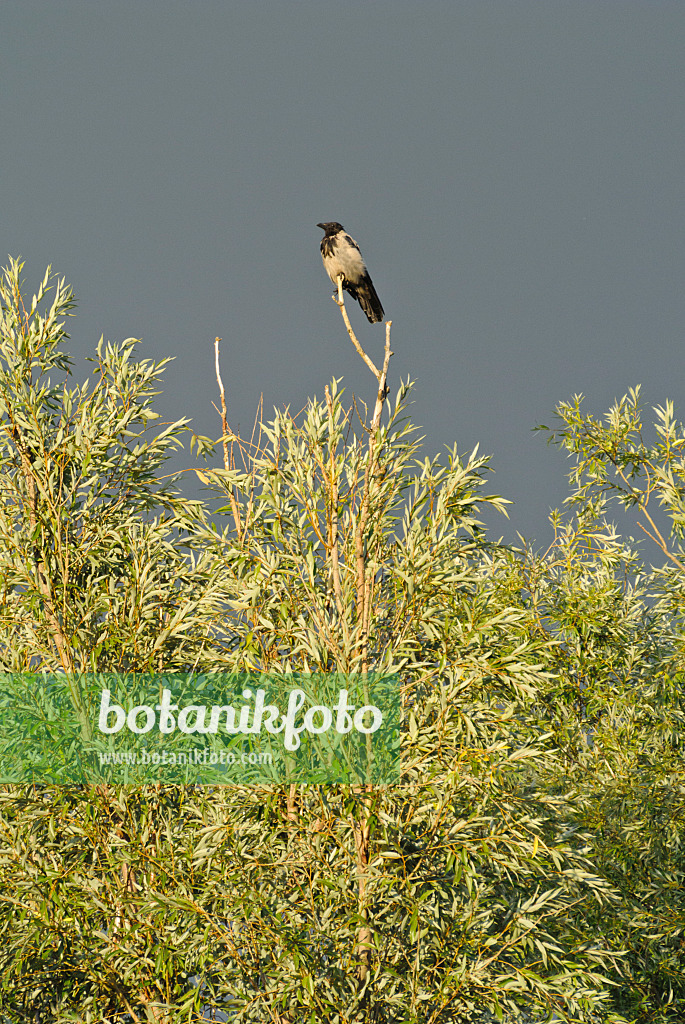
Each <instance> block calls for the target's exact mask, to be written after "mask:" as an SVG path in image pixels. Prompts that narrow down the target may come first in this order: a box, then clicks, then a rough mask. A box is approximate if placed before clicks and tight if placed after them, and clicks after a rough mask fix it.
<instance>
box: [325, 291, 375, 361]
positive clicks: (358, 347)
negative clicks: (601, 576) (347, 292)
mask: <svg viewBox="0 0 685 1024" xmlns="http://www.w3.org/2000/svg"><path fill="white" fill-rule="evenodd" d="M343 281H344V277H343V275H342V274H338V297H337V299H336V297H335V295H334V296H333V301H334V302H335V304H336V305H337V306H339V307H340V312H341V313H342V317H343V320H344V321H345V327H346V328H347V333H348V334H349V336H350V340H351V341H352V344H353V345H354V347H355V348H356V350H357V352H358V353H359V355H360V356H361V357H362V359H363V360H364V362H365V363H366V365H367V366H368V368H369V369H370V370H371V373H372V374H373V375H374V376H375V378H376V380H378V381H380V379H381V373H380V370H379V369H378V367H377V366H376V365H375V364H374V363H373V361H372V360H371V359H369V357H368V356H367V354H366V352H365V351H364V349H363V348H362V347H361V345H360V344H359V341H358V340H357V335H356V334H355V333H354V331H353V330H352V324H351V323H350V318H349V316H348V315H347V310H346V309H345V300H344V298H343Z"/></svg>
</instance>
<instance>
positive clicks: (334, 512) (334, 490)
mask: <svg viewBox="0 0 685 1024" xmlns="http://www.w3.org/2000/svg"><path fill="white" fill-rule="evenodd" d="M325 394H326V405H327V406H328V433H329V437H330V439H331V440H330V444H331V471H330V472H331V476H330V488H331V518H330V537H329V545H330V552H331V574H332V576H333V592H334V593H335V604H336V607H337V609H338V615H339V616H340V620H341V622H342V621H343V618H344V615H343V613H344V609H343V600H342V587H341V586H340V565H339V563H338V475H337V470H336V465H335V451H334V449H333V431H334V427H335V424H334V419H333V400H332V398H331V392H330V390H329V388H328V384H327V385H326V389H325Z"/></svg>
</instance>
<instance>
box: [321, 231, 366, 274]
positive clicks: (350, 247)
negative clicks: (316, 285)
mask: <svg viewBox="0 0 685 1024" xmlns="http://www.w3.org/2000/svg"><path fill="white" fill-rule="evenodd" d="M321 255H322V257H323V263H324V267H325V268H326V272H327V274H328V276H329V277H330V279H331V281H335V280H336V278H337V277H338V275H339V274H342V275H343V276H344V278H345V280H346V281H350V282H352V283H354V282H355V281H359V279H360V278H362V277H364V275H365V273H366V267H365V266H364V260H363V259H362V254H361V253H360V251H359V246H358V245H357V243H356V242H355V240H354V239H353V238H350V236H349V235H347V234H344V233H342V232H339V233H338V234H337V235H334V236H333V237H330V238H324V239H323V241H322V242H321Z"/></svg>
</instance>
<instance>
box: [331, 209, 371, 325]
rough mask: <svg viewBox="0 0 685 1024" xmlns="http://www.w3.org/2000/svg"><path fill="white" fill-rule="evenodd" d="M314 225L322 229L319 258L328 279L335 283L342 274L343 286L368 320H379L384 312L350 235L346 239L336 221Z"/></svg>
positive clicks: (344, 233)
mask: <svg viewBox="0 0 685 1024" xmlns="http://www.w3.org/2000/svg"><path fill="white" fill-rule="evenodd" d="M316 226H317V228H323V230H324V232H325V234H324V236H323V238H322V239H321V258H322V260H323V265H324V270H325V271H326V273H327V274H328V276H329V277H330V279H331V281H332V282H333V284H336V285H337V283H338V275H339V274H342V275H343V288H344V289H345V291H346V292H349V293H350V295H351V296H352V298H353V299H356V300H357V302H358V303H359V305H360V306H361V307H362V309H363V310H364V312H365V313H366V318H367V320H368V321H369V323H370V324H377V323H379V322H380V321H381V320H382V319H383V317H384V316H385V313H384V312H383V307H382V306H381V300H380V299H379V298H378V296H377V295H376V289H375V288H374V286H373V281H372V280H371V278H370V277H369V273H368V271H367V269H366V266H365V264H364V260H363V258H362V254H361V252H360V251H359V246H358V245H357V243H356V242H355V240H354V238H350V236H349V235H348V234H347V232H346V231H345V229H344V227H343V226H342V224H338V222H337V220H331V221H326V222H325V223H324V224H317V225H316Z"/></svg>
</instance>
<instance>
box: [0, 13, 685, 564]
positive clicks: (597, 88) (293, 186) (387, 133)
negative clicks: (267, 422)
mask: <svg viewBox="0 0 685 1024" xmlns="http://www.w3.org/2000/svg"><path fill="white" fill-rule="evenodd" d="M0 95H1V96H2V102H1V104H0V121H1V122H2V141H3V160H2V193H3V202H2V211H3V215H2V242H1V244H0V252H1V253H2V255H4V254H5V253H9V254H12V255H13V256H18V255H21V256H23V257H24V258H25V260H26V271H25V276H26V279H27V284H29V285H30V286H31V287H33V286H34V284H35V283H36V282H37V280H38V278H39V277H40V276H41V275H42V272H43V270H44V268H45V266H46V265H47V264H48V263H51V264H52V265H53V267H54V269H55V270H56V271H58V272H59V273H60V274H61V275H64V276H65V277H66V279H67V280H68V281H69V282H70V283H71V284H72V286H73V288H74V289H75V292H76V296H77V299H78V304H79V314H78V318H77V319H76V320H74V321H72V329H71V335H72V341H71V351H72V354H73V356H74V358H75V360H76V373H77V376H79V377H84V376H85V375H86V371H87V364H86V363H85V356H86V355H88V354H91V353H92V352H93V349H94V346H95V343H96V341H97V339H98V338H99V336H100V335H101V334H104V335H105V337H106V338H108V339H110V340H113V341H114V340H121V339H124V338H126V337H129V336H134V337H139V338H142V340H143V344H142V346H141V347H140V351H141V354H142V355H145V356H151V357H154V358H161V357H164V356H166V355H175V356H176V357H177V358H176V361H175V362H174V363H173V364H172V367H171V368H170V370H169V371H168V374H167V391H166V394H165V397H164V400H163V404H162V407H161V409H162V411H163V413H164V415H165V416H168V417H173V418H178V417H181V416H184V415H187V416H191V417H192V418H193V425H194V428H195V429H196V430H197V431H198V432H199V433H204V434H211V435H214V436H216V434H217V433H218V422H217V418H216V414H215V413H214V411H213V410H212V407H211V402H212V400H213V399H214V398H215V392H216V384H215V379H214V371H213V340H214V337H215V335H220V336H221V337H222V338H223V339H224V341H223V370H224V380H225V382H226V384H227V388H228V400H229V418H230V421H231V423H232V424H233V425H234V426H239V427H240V428H241V431H242V432H243V433H245V432H246V431H248V430H249V428H250V426H251V423H252V420H253V418H254V413H255V409H256V407H257V403H258V401H259V397H260V394H262V393H263V394H264V402H265V407H266V410H267V411H269V410H270V409H271V408H272V407H273V406H274V405H279V406H283V405H286V404H289V405H290V406H291V408H292V409H293V410H296V409H299V408H300V407H301V406H302V405H303V404H304V403H305V401H306V399H307V396H309V395H313V394H316V395H318V396H319V397H322V395H323V389H324V386H325V384H326V383H327V382H328V381H329V380H330V379H331V377H333V376H336V377H344V378H345V386H346V387H347V388H348V391H349V392H355V393H356V394H358V395H359V396H360V397H365V398H367V399H371V398H372V397H373V392H374V389H373V387H372V384H373V381H372V380H371V377H370V374H369V372H368V370H366V368H365V367H364V366H363V365H362V364H361V361H360V360H359V357H358V355H357V354H356V353H355V352H354V350H353V349H352V346H351V344H350V342H349V340H348V338H347V336H346V334H345V332H344V328H343V325H342V322H341V319H340V315H339V313H338V310H337V309H336V307H335V306H334V305H333V303H332V302H331V299H330V295H331V290H332V289H331V286H330V284H329V282H328V279H327V278H326V277H325V275H324V271H323V268H322V266H321V260H320V255H319V240H320V237H321V231H320V229H319V228H317V227H316V223H317V221H321V220H339V221H341V222H342V223H343V224H344V225H345V227H346V228H347V230H348V231H349V232H350V233H351V234H352V235H353V236H354V237H355V238H356V239H357V240H358V242H359V243H360V245H361V247H362V251H363V253H364V255H365V258H366V261H367V265H368V267H369V270H370V272H371V274H372V277H373V279H374V283H375V285H376V288H377V290H378V293H379V295H380V297H381V300H382V302H383V305H384V306H385V310H386V313H387V315H388V316H390V317H391V318H392V320H393V328H392V331H393V334H392V338H393V349H394V351H395V357H394V359H393V362H392V364H391V370H392V379H391V386H392V390H393V391H394V390H395V387H396V385H397V384H398V381H399V378H400V377H403V378H406V377H407V376H408V375H409V376H411V377H412V378H414V379H415V380H416V381H417V389H416V394H415V405H414V418H415V420H416V422H417V423H419V424H420V425H421V426H422V427H423V429H424V433H425V435H426V445H427V449H428V452H429V453H432V452H433V451H436V450H439V449H440V448H442V446H443V445H445V444H450V445H451V444H452V443H454V442H455V441H456V442H457V443H458V445H459V448H460V450H462V451H469V450H470V449H471V448H473V446H474V445H475V444H476V443H480V446H481V450H482V451H484V452H488V453H492V455H493V460H492V465H493V467H494V469H495V470H496V473H495V474H494V476H493V478H492V487H493V489H494V490H496V491H498V492H499V493H501V494H504V495H505V496H506V497H508V498H510V499H512V500H513V501H514V502H515V504H514V506H513V507H512V509H511V522H510V524H509V525H507V524H506V523H505V522H504V520H502V521H501V523H499V524H498V531H499V532H501V533H503V534H504V535H505V537H506V538H507V539H514V537H515V531H517V530H518V531H520V532H522V533H524V534H525V535H526V536H528V537H529V538H537V540H538V542H539V543H540V544H542V543H544V542H545V541H546V540H547V539H548V536H549V527H548V524H547V516H548V513H549V509H550V507H554V506H556V505H559V504H560V502H561V501H562V500H563V498H564V496H565V494H566V493H567V489H566V480H565V473H566V471H567V469H568V465H567V463H566V462H565V460H564V457H563V456H562V455H561V454H560V453H559V452H558V451H556V450H555V449H550V448H548V447H547V446H546V445H545V443H544V440H543V439H542V437H541V436H540V435H539V434H533V433H531V429H532V428H533V427H534V426H535V424H536V423H540V422H545V423H549V422H550V421H551V417H552V412H553V410H554V407H555V405H556V404H557V402H559V401H560V400H562V399H565V398H569V397H570V396H572V395H573V394H574V393H576V392H583V393H584V394H585V395H586V396H587V405H588V408H589V409H592V410H593V411H595V412H596V413H600V412H602V411H604V410H605V409H606V408H607V407H608V405H609V404H610V403H611V402H612V401H613V399H614V398H615V397H618V396H620V395H622V394H623V393H625V392H626V391H627V390H628V388H629V387H631V386H633V385H635V384H642V385H643V390H644V396H645V400H646V402H647V403H648V404H650V405H653V404H657V403H661V402H663V401H664V400H665V399H666V398H673V399H674V400H675V402H676V409H677V411H678V412H679V415H680V416H681V417H683V418H685V400H684V399H683V394H682V392H683V387H684V381H683V373H682V370H681V367H682V352H683V341H682V335H683V323H684V322H685V316H684V313H685V289H684V287H683V283H684V274H683V271H684V266H683V262H684V260H683V257H684V256H685V231H684V228H685V224H684V221H685V134H684V126H685V3H683V0H674V2H665V0H650V2H647V0H641V2H637V0H635V2H618V0H613V2H608V0H590V2H583V0H565V2H564V0H535V2H533V0H502V2H491V0H445V2H437V0H413V2H404V0H339V2H332V0H133V2H129V0H106V2H105V0H100V2H97V0H3V2H2V4H0ZM351 317H352V320H353V323H354V325H355V327H357V328H358V333H359V336H360V339H361V341H362V343H363V344H364V345H365V346H366V347H368V349H369V351H370V353H371V354H372V355H374V354H375V355H376V356H379V353H380V351H381V349H382V345H383V328H382V327H380V326H371V325H369V324H368V323H367V322H366V319H365V318H364V316H363V314H362V313H361V311H360V310H359V309H358V307H356V306H355V308H354V309H352V310H351ZM189 484H190V479H189ZM193 487H194V488H195V485H193ZM189 493H190V492H189ZM193 493H197V492H196V490H194V491H193Z"/></svg>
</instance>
